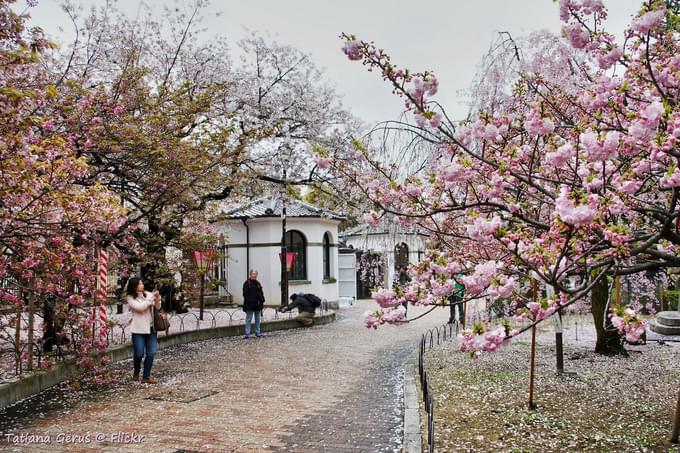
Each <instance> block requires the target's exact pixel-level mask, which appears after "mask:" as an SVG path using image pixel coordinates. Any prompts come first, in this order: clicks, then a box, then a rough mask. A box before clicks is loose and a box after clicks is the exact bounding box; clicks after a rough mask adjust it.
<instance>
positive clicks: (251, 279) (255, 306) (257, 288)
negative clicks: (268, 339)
mask: <svg viewBox="0 0 680 453" xmlns="http://www.w3.org/2000/svg"><path fill="white" fill-rule="evenodd" d="M263 308H264V292H263V291H262V285H261V284H260V282H258V281H257V271H256V270H251V271H250V274H249V276H248V280H246V281H245V283H244V284H243V311H245V312H246V336H245V338H250V323H251V321H252V319H253V315H255V336H256V337H261V336H262V334H261V333H260V313H262V309H263Z"/></svg>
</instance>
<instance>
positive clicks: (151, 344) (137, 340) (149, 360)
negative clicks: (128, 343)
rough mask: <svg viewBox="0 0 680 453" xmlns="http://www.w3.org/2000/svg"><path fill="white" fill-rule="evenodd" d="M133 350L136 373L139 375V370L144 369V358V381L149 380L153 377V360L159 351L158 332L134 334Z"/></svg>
mask: <svg viewBox="0 0 680 453" xmlns="http://www.w3.org/2000/svg"><path fill="white" fill-rule="evenodd" d="M152 330H153V329H152ZM132 348H133V351H134V352H133V359H132V360H133V363H134V367H135V368H134V372H135V373H139V369H140V368H141V367H142V358H144V373H142V379H149V378H150V377H151V366H152V365H153V358H154V356H155V355H156V349H158V339H157V338H156V332H155V331H152V333H133V334H132ZM144 351H146V357H145V356H144Z"/></svg>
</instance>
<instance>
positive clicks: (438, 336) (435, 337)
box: [418, 321, 460, 453]
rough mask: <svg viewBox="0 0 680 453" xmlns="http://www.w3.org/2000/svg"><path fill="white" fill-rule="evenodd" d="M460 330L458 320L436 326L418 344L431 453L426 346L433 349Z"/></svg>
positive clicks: (430, 414) (432, 438) (432, 433)
mask: <svg viewBox="0 0 680 453" xmlns="http://www.w3.org/2000/svg"><path fill="white" fill-rule="evenodd" d="M459 330H460V324H459V323H458V321H456V322H455V323H453V324H444V325H442V326H439V327H434V328H432V329H430V330H428V331H427V332H425V333H424V334H423V335H422V336H421V337H420V343H419V346H418V376H419V377H420V388H421V389H422V391H423V404H424V406H425V412H427V451H428V452H429V453H432V452H434V402H433V399H432V388H431V387H430V382H429V381H428V374H427V370H426V369H425V348H426V347H427V348H428V349H431V348H432V347H433V346H435V345H437V346H438V345H439V344H441V342H443V341H446V340H447V339H449V340H450V339H451V338H453V336H454V335H458V331H459ZM435 341H436V344H435ZM428 344H429V345H428Z"/></svg>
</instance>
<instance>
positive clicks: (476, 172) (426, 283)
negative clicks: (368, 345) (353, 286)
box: [332, 0, 680, 353]
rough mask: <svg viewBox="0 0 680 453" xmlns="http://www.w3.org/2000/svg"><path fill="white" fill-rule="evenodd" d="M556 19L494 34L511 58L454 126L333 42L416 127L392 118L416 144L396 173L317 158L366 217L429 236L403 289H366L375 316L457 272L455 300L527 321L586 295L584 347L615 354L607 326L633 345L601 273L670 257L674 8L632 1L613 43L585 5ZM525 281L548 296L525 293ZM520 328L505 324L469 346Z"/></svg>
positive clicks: (385, 59) (444, 286) (425, 78)
mask: <svg viewBox="0 0 680 453" xmlns="http://www.w3.org/2000/svg"><path fill="white" fill-rule="evenodd" d="M560 17H561V19H562V20H563V21H564V23H565V25H564V29H563V36H562V37H561V38H560V37H557V36H552V35H549V34H546V33H541V34H536V35H533V36H531V37H529V38H528V40H527V44H528V45H526V46H524V47H522V46H521V45H520V44H518V43H516V42H514V41H508V43H509V44H510V46H509V47H507V50H510V51H511V56H510V57H509V58H506V59H500V60H499V62H500V63H501V66H494V65H491V66H490V68H489V69H490V71H489V73H488V74H489V76H490V77H489V80H488V81H485V82H480V83H478V84H477V85H476V86H475V90H474V95H475V99H474V102H473V111H472V113H471V115H470V116H469V118H467V119H466V120H464V121H462V122H460V123H456V122H454V121H452V120H451V119H450V118H449V117H448V115H447V114H446V111H445V110H444V108H443V107H442V106H441V105H440V104H438V103H437V102H436V94H437V89H438V81H437V78H436V77H435V75H434V73H433V72H431V71H424V72H415V71H411V70H408V69H406V68H400V67H398V66H397V65H396V64H394V63H393V62H392V61H391V58H390V57H389V55H388V54H387V53H386V52H385V51H384V50H382V49H379V48H378V47H377V46H376V45H374V44H373V43H370V42H366V41H361V40H359V39H357V38H356V37H355V36H353V35H347V34H344V35H343V36H342V37H343V39H344V41H345V46H344V48H343V51H344V52H345V54H346V55H347V56H348V58H349V59H350V60H356V61H361V62H362V64H363V65H364V66H366V67H367V68H369V70H371V71H373V72H375V73H378V74H380V75H381V76H382V78H383V79H384V80H385V81H386V82H387V83H388V84H389V85H390V87H391V88H392V90H393V92H394V93H395V94H396V95H397V96H400V97H401V98H402V99H403V100H404V105H405V107H406V109H407V110H408V111H409V112H411V113H412V114H413V118H414V123H415V124H409V125H403V124H402V125H400V126H395V127H398V128H399V129H401V130H402V131H404V130H405V131H408V132H410V133H412V134H413V136H414V137H416V138H417V139H419V140H420V141H421V143H426V144H427V145H428V146H429V155H428V156H426V158H425V159H424V160H423V165H422V167H420V168H419V169H418V170H417V171H414V172H411V173H410V174H408V175H403V174H402V173H401V172H400V171H399V169H397V168H395V166H393V165H389V164H385V163H384V162H382V161H380V160H379V159H377V158H375V157H374V156H373V155H372V154H371V152H370V151H369V149H368V148H366V147H364V146H357V147H356V151H354V152H353V153H351V154H349V155H348V154H341V153H338V154H336V155H335V156H333V159H332V162H333V163H332V168H333V171H334V172H335V174H336V175H338V176H339V177H340V179H341V180H342V181H344V182H345V185H346V187H345V188H346V190H347V191H348V193H355V192H356V191H357V190H358V191H359V192H360V195H361V196H363V197H365V198H366V199H368V200H369V202H370V204H371V206H373V208H374V209H373V211H371V212H370V213H368V214H367V217H366V218H367V219H374V220H376V219H378V218H380V216H382V215H384V214H385V213H391V214H394V215H397V216H398V217H399V219H400V221H401V222H403V223H404V224H405V225H410V224H414V223H417V224H418V225H419V226H420V227H421V228H424V229H426V230H429V231H430V232H431V235H432V236H433V239H434V240H436V241H438V244H439V248H438V249H437V250H431V251H430V253H429V254H428V256H427V258H426V259H425V260H424V261H423V262H421V263H420V264H419V265H418V266H417V267H415V268H414V269H412V272H414V273H415V274H416V275H414V277H415V278H414V279H413V283H412V285H411V288H410V290H408V291H406V293H405V294H404V295H402V296H401V297H391V298H390V297H386V295H385V294H381V297H380V298H379V299H380V300H378V302H379V303H380V304H381V306H382V309H381V310H380V313H379V314H378V315H376V316H382V317H385V318H390V319H392V318H394V317H392V316H390V315H389V311H390V310H394V309H396V308H395V307H398V306H399V304H400V303H401V302H402V301H403V300H409V301H411V302H413V303H422V304H432V303H445V301H446V299H447V298H448V296H449V295H450V294H451V292H452V291H453V283H454V280H459V281H461V282H462V283H463V284H464V285H465V287H466V296H467V297H469V298H478V297H485V298H490V299H499V298H500V299H503V300H505V301H507V303H508V305H509V307H510V308H511V309H512V311H513V312H514V313H515V314H516V315H518V316H520V317H524V318H526V319H528V320H529V321H530V322H531V323H536V322H540V321H541V320H543V319H546V318H547V317H549V316H551V315H552V314H553V313H555V311H557V310H562V309H564V308H565V307H568V306H570V305H571V304H574V303H576V302H577V301H580V300H582V299H583V298H584V297H588V296H590V297H591V300H592V304H593V314H594V315H595V320H596V325H597V327H598V344H597V346H596V350H597V351H599V352H603V353H612V352H622V351H623V350H622V348H621V343H620V340H619V338H620V337H619V333H621V334H623V335H625V336H626V337H627V339H628V340H629V341H635V339H636V338H638V337H639V335H640V333H641V332H642V331H643V329H641V328H640V326H641V324H643V321H641V320H639V318H637V316H636V315H631V314H630V313H628V315H627V316H619V315H617V314H616V313H621V312H620V310H619V309H618V308H616V309H615V308H614V307H612V303H611V302H612V301H611V297H610V294H611V291H610V286H611V285H612V283H611V282H612V277H614V276H616V275H632V274H636V273H639V272H641V271H646V270H655V269H665V268H668V267H674V266H678V265H679V264H680V260H679V259H678V257H677V247H678V246H679V245H680V235H679V234H678V233H679V231H678V217H679V216H680V212H679V211H678V187H679V186H680V170H678V158H680V150H679V149H678V139H679V138H680V109H679V108H678V90H679V88H680V79H679V77H680V57H678V54H679V52H678V50H679V49H678V31H677V29H676V25H675V24H677V21H678V11H677V7H675V6H674V5H673V4H669V5H667V4H666V2H664V1H657V0H654V1H649V2H645V3H643V4H642V6H641V8H640V11H639V13H638V14H637V16H636V17H635V18H634V19H633V20H632V22H631V24H630V26H629V27H628V28H627V30H626V35H625V36H626V38H625V41H624V42H622V43H618V42H617V41H616V39H615V38H614V37H613V36H612V35H611V34H609V33H607V32H606V31H605V29H604V28H603V27H604V24H605V21H606V17H607V11H606V8H605V7H604V5H603V3H602V2H601V1H600V0H583V1H580V0H563V1H561V2H560ZM350 190H351V191H352V192H349V191H350ZM530 276H532V278H535V279H537V280H538V281H539V282H541V283H542V284H545V285H550V286H551V287H552V288H554V289H555V293H554V295H552V296H549V297H544V298H538V299H537V300H532V299H530V298H528V297H527V292H526V291H525V290H523V287H526V286H527V283H528V280H529V278H530ZM617 310H618V311H617ZM612 317H615V318H614V319H615V324H616V325H612V323H611V319H612ZM388 322H389V321H388ZM376 323H378V322H377V321H372V322H371V324H372V325H376ZM526 328H528V327H523V328H521V329H519V330H516V331H511V327H510V326H506V327H505V328H504V330H503V332H501V333H502V334H503V335H501V334H500V333H497V332H496V333H494V334H493V335H487V337H488V338H487V339H486V340H484V341H482V344H480V345H479V348H478V349H482V350H494V349H495V347H496V346H497V345H498V344H499V341H498V337H499V336H500V337H502V338H505V337H510V336H512V335H514V334H517V333H519V332H521V331H523V330H525V329H526ZM491 329H492V327H491V326H489V327H488V328H484V327H483V326H478V328H477V330H478V332H476V333H475V335H486V334H487V332H489V331H490V330H491ZM494 332H495V331H494Z"/></svg>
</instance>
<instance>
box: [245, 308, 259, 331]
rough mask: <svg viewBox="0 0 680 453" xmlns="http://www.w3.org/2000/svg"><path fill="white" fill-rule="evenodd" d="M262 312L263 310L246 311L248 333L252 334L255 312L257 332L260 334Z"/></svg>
mask: <svg viewBox="0 0 680 453" xmlns="http://www.w3.org/2000/svg"><path fill="white" fill-rule="evenodd" d="M260 313H262V311H261V310H257V311H251V310H248V311H246V335H250V322H251V321H252V319H253V314H255V334H257V335H259V334H260Z"/></svg>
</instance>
